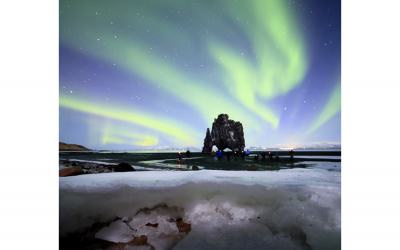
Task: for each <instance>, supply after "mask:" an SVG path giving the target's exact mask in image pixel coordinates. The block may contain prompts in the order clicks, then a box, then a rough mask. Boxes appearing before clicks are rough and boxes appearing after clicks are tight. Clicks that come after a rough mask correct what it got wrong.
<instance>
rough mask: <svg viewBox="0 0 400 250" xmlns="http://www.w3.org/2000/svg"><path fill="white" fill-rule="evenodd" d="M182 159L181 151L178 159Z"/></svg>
mask: <svg viewBox="0 0 400 250" xmlns="http://www.w3.org/2000/svg"><path fill="white" fill-rule="evenodd" d="M181 160H182V154H181V152H179V160H178V161H181Z"/></svg>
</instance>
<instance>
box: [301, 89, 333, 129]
mask: <svg viewBox="0 0 400 250" xmlns="http://www.w3.org/2000/svg"><path fill="white" fill-rule="evenodd" d="M340 110H341V84H340V82H339V83H338V84H336V86H335V89H334V91H333V93H332V95H331V97H330V99H329V101H328V103H327V104H326V106H325V108H324V110H323V111H322V113H321V114H320V115H319V116H318V118H317V119H316V120H315V121H314V122H313V124H312V125H311V126H310V129H309V130H308V131H307V132H306V134H310V133H311V132H313V131H315V130H316V129H318V128H319V127H320V126H321V125H322V124H324V123H325V122H327V121H328V120H329V119H330V118H332V117H333V116H334V115H335V114H336V113H337V112H339V111H340Z"/></svg>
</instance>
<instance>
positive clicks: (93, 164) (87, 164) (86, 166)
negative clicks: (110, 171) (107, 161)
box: [83, 162, 97, 169]
mask: <svg viewBox="0 0 400 250" xmlns="http://www.w3.org/2000/svg"><path fill="white" fill-rule="evenodd" d="M96 166H97V164H96V163H90V162H87V163H85V165H83V168H86V169H90V168H95V167H96Z"/></svg>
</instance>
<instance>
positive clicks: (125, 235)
mask: <svg viewBox="0 0 400 250" xmlns="http://www.w3.org/2000/svg"><path fill="white" fill-rule="evenodd" d="M132 233H133V232H132V229H130V228H129V227H128V225H126V224H125V223H124V222H122V221H121V220H117V221H115V222H113V223H111V224H110V226H109V227H103V228H102V229H101V230H100V231H99V232H97V233H96V234H95V238H97V239H102V240H107V241H112V242H116V243H118V242H122V243H127V242H130V241H132V240H133V239H134V237H133V235H132Z"/></svg>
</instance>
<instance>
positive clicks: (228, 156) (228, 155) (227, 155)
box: [226, 151, 231, 161]
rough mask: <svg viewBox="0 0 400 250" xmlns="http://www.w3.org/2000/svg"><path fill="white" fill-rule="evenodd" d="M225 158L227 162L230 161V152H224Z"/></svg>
mask: <svg viewBox="0 0 400 250" xmlns="http://www.w3.org/2000/svg"><path fill="white" fill-rule="evenodd" d="M226 158H227V160H228V161H230V160H231V151H228V152H226Z"/></svg>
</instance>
